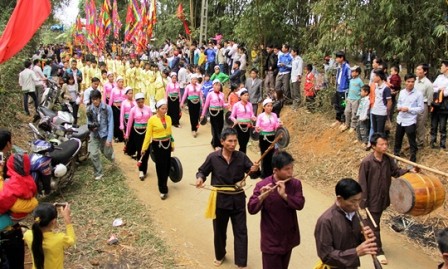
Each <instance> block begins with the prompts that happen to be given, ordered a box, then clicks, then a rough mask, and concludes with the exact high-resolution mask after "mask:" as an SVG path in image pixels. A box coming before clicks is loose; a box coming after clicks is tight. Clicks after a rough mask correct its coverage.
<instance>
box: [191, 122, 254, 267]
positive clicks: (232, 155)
mask: <svg viewBox="0 0 448 269" xmlns="http://www.w3.org/2000/svg"><path fill="white" fill-rule="evenodd" d="M221 144H222V149H221V150H217V151H214V152H212V153H210V154H209V155H208V156H207V159H206V160H205V162H204V163H203V164H202V165H201V167H199V169H198V172H197V174H196V178H197V179H196V187H197V188H201V187H203V185H204V182H205V180H206V177H207V176H208V175H209V174H210V173H211V174H212V176H211V185H212V186H215V187H214V188H216V189H217V190H216V192H217V193H216V192H214V191H212V193H211V195H213V194H216V196H215V198H216V199H214V201H216V203H215V205H216V208H215V210H214V211H213V210H209V211H208V212H209V213H210V216H208V217H210V218H212V219H213V232H214V246H215V261H214V265H215V266H219V265H221V264H222V263H223V261H224V257H225V255H226V239H227V224H228V222H229V219H231V221H232V229H233V234H234V236H235V240H234V250H235V264H236V266H237V267H238V268H246V266H247V245H248V239H247V226H246V195H245V194H244V189H242V188H240V187H236V185H239V183H241V181H242V180H243V178H244V176H245V173H251V177H254V178H255V177H258V176H259V167H258V164H253V163H252V162H251V161H250V160H249V158H248V157H247V156H246V154H244V153H243V152H240V151H236V150H235V148H236V146H237V144H238V138H237V132H236V131H235V129H232V128H227V129H224V131H223V132H222V134H221ZM239 186H241V185H239ZM209 208H210V207H209ZM211 208H213V207H211Z"/></svg>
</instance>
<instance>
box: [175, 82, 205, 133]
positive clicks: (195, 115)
mask: <svg viewBox="0 0 448 269" xmlns="http://www.w3.org/2000/svg"><path fill="white" fill-rule="evenodd" d="M187 99H188V104H187V105H188V112H189V113H190V124H191V133H192V134H193V137H196V136H197V132H198V125H199V111H200V110H201V102H202V101H201V100H202V91H201V85H200V84H198V77H197V76H196V75H195V74H193V75H192V76H191V83H190V85H188V86H187V87H186V88H185V92H184V95H183V96H182V102H181V103H180V109H182V107H183V105H184V102H185V100H187Z"/></svg>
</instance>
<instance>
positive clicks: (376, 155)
mask: <svg viewBox="0 0 448 269" xmlns="http://www.w3.org/2000/svg"><path fill="white" fill-rule="evenodd" d="M370 143H371V145H372V149H373V152H372V153H371V154H370V155H368V156H367V157H365V158H364V160H362V162H361V166H360V168H359V177H358V180H359V184H360V185H361V188H362V201H361V205H360V206H361V208H363V209H364V208H366V209H367V210H368V211H370V213H371V215H372V218H373V221H374V222H375V224H373V223H370V225H371V228H372V230H373V232H374V234H375V238H376V240H375V241H376V245H377V247H378V251H377V253H378V256H377V258H378V260H379V262H380V263H381V264H387V263H388V262H387V259H386V256H385V255H384V251H383V248H382V243H381V236H380V220H381V215H382V214H383V211H384V210H386V209H387V208H388V207H389V205H390V197H389V189H390V185H391V182H392V177H395V178H397V177H400V176H402V175H404V174H406V173H408V172H410V171H411V169H408V170H406V169H400V167H398V166H397V164H396V162H395V160H393V159H392V158H391V157H389V156H388V155H386V154H385V153H386V152H387V149H388V146H389V143H388V139H387V136H386V135H385V134H383V133H374V134H373V135H372V138H371V139H370ZM412 172H416V169H415V168H413V169H412Z"/></svg>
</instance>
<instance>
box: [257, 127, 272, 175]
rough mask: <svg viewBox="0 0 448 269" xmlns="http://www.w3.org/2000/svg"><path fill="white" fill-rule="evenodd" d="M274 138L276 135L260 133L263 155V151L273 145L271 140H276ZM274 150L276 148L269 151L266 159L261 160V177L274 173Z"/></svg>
mask: <svg viewBox="0 0 448 269" xmlns="http://www.w3.org/2000/svg"><path fill="white" fill-rule="evenodd" d="M274 139H275V135H268V136H264V135H260V139H259V141H258V142H259V143H258V144H259V145H260V152H261V155H263V153H264V152H265V151H266V150H267V149H268V148H269V146H270V145H271V143H270V142H269V141H274ZM274 151H275V150H274V149H272V150H271V151H269V153H268V154H266V156H265V157H264V159H263V160H262V161H261V178H266V177H268V176H270V175H272V173H273V169H272V156H274Z"/></svg>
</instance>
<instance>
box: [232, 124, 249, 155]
mask: <svg viewBox="0 0 448 269" xmlns="http://www.w3.org/2000/svg"><path fill="white" fill-rule="evenodd" d="M245 126H247V125H242V127H243V128H246V127H245ZM235 128H236V131H237V133H238V144H240V149H239V151H241V152H244V153H246V150H247V143H248V142H249V138H250V128H248V130H247V132H243V131H242V130H241V127H240V126H239V125H238V124H237V125H236V126H235Z"/></svg>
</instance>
